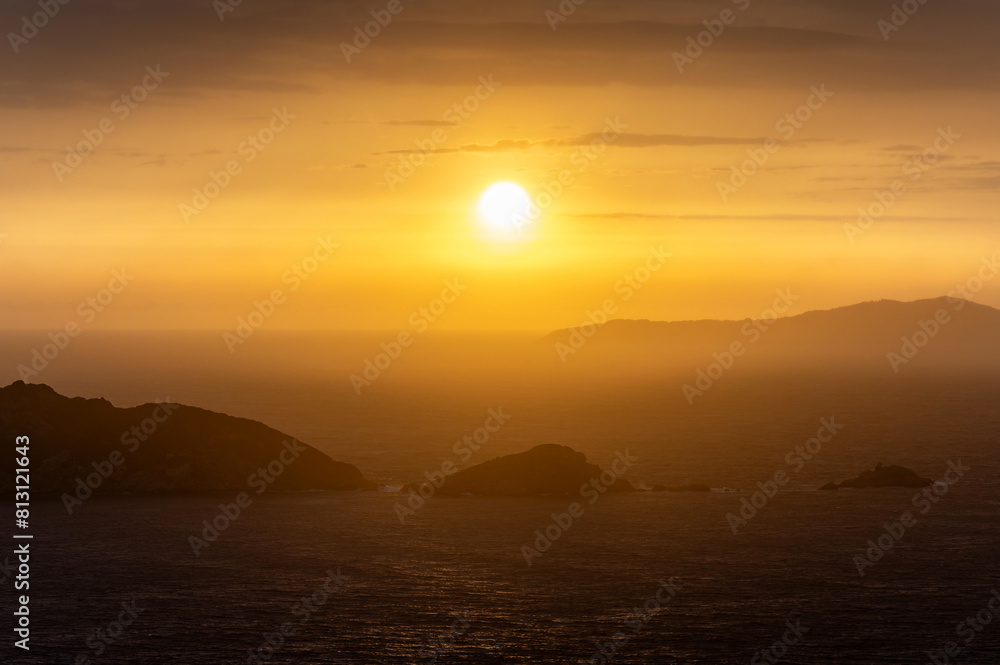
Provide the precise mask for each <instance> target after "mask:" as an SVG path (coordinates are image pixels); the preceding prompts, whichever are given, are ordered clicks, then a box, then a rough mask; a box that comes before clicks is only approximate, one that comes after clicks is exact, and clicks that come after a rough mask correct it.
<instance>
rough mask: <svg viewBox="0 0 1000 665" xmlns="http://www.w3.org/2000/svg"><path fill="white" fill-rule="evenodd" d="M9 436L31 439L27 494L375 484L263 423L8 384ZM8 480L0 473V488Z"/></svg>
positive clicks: (1, 415) (4, 432)
mask: <svg viewBox="0 0 1000 665" xmlns="http://www.w3.org/2000/svg"><path fill="white" fill-rule="evenodd" d="M16 436H29V437H30V458H31V490H32V491H33V492H74V491H75V488H76V487H77V485H78V479H83V480H84V481H85V482H88V484H89V485H90V486H91V487H92V488H93V486H94V485H98V487H97V488H96V489H94V491H95V492H181V491H215V490H226V491H230V490H233V491H241V490H247V489H248V483H249V482H250V478H251V476H252V475H254V474H256V475H254V480H253V481H252V482H253V486H252V487H249V489H251V490H254V491H255V490H256V488H259V487H261V486H266V488H267V489H269V490H282V491H298V490H356V489H374V485H373V483H371V482H370V481H367V480H365V479H364V478H363V477H362V475H361V471H360V470H358V469H357V467H355V466H353V465H351V464H344V463H342V462H335V461H333V460H332V459H330V458H329V457H327V456H326V455H325V454H323V453H321V452H320V451H318V450H316V449H315V448H313V447H312V446H308V445H306V444H304V443H301V442H299V441H296V440H295V439H294V438H293V437H291V436H288V435H285V434H282V433H281V432H279V431H277V430H274V429H271V428H270V427H267V426H266V425H263V424H262V423H259V422H256V421H253V420H247V419H245V418H234V417H232V416H228V415H225V414H222V413H214V412H212V411H206V410H204V409H198V408H195V407H191V406H183V405H179V404H156V403H150V404H143V405H141V406H136V407H133V408H128V409H120V408H116V407H115V406H114V405H112V404H111V403H110V402H108V401H107V400H105V399H84V398H82V397H74V398H69V397H64V396H63V395H59V394H58V393H56V392H55V391H54V390H53V389H52V388H50V387H49V386H46V385H43V384H26V383H24V382H22V381H17V382H15V383H13V384H11V385H9V386H7V387H5V388H0V438H2V439H3V440H4V441H10V442H11V444H12V445H13V441H14V437H16ZM13 454H14V451H13V450H11V455H13ZM261 470H263V473H260V471H261ZM279 470H280V472H278V471H279ZM94 474H97V475H96V476H95V475H94ZM88 477H89V480H88ZM268 478H270V479H271V480H270V481H269V480H267V479H268ZM13 484H14V477H13V474H12V473H11V474H5V475H4V477H3V479H2V480H0V491H4V492H9V491H12V488H13Z"/></svg>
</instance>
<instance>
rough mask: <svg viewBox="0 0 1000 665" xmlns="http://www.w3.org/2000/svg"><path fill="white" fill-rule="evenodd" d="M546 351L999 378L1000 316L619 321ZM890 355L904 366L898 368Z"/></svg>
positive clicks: (944, 309) (967, 305) (891, 307)
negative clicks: (974, 372)
mask: <svg viewBox="0 0 1000 665" xmlns="http://www.w3.org/2000/svg"><path fill="white" fill-rule="evenodd" d="M585 333H590V335H589V336H587V335H586V334H585ZM581 337H582V338H583V339H584V340H585V341H584V343H583V344H582V345H581V344H580V340H581ZM543 341H544V342H546V343H551V344H564V345H573V344H576V345H578V346H579V347H580V348H579V349H578V352H577V353H574V354H573V359H572V362H577V361H580V360H584V359H589V360H590V361H591V362H597V363H626V364H628V363H635V364H637V365H638V366H640V367H645V368H647V369H649V368H655V367H660V368H662V367H663V366H672V367H697V366H700V365H703V364H705V363H708V362H711V361H713V359H714V355H713V354H724V353H726V352H727V351H728V350H729V349H730V347H731V346H732V345H733V344H734V343H737V342H738V343H740V344H741V345H742V349H743V351H744V352H745V355H744V356H742V357H739V358H737V359H736V363H737V364H740V365H759V366H768V367H773V368H808V367H822V368H828V369H830V368H832V369H845V368H850V369H861V368H869V369H876V370H879V371H881V370H885V369H891V370H895V368H897V367H898V368H902V367H905V366H908V365H911V364H912V365H913V366H914V367H918V366H919V367H922V368H924V369H954V370H965V369H984V368H991V369H1000V310H997V309H994V308H992V307H988V306H986V305H980V304H977V303H974V302H971V301H967V300H963V299H959V298H951V297H941V298H931V299H926V300H917V301H913V302H900V301H895V300H879V301H870V302H863V303H858V304H855V305H848V306H845V307H838V308H835V309H830V310H811V311H806V312H804V313H801V314H794V315H790V316H786V317H782V318H778V319H776V320H773V321H767V320H759V319H744V320H742V321H727V320H697V321H673V322H668V321H649V320H627V319H615V320H611V321H609V322H607V323H606V324H604V325H603V326H599V327H597V328H596V329H590V330H581V329H574V328H567V329H563V330H558V331H555V332H553V333H550V334H549V335H547V336H546V337H545V338H544V340H543ZM890 354H896V355H897V356H899V359H897V362H896V363H895V367H894V366H893V362H892V357H891V355H890ZM908 356H912V357H908Z"/></svg>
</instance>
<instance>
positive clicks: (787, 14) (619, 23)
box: [0, 0, 1000, 123]
mask: <svg viewBox="0 0 1000 665" xmlns="http://www.w3.org/2000/svg"><path fill="white" fill-rule="evenodd" d="M491 5H492V3H461V4H460V5H459V6H456V3H453V2H451V3H446V2H435V1H433V0H426V1H424V0H422V1H421V2H420V3H413V4H405V5H404V6H405V7H406V9H405V11H404V12H403V13H402V14H401V15H399V17H397V18H396V19H395V20H394V21H393V22H392V23H391V24H390V25H388V26H386V27H385V28H384V29H383V31H382V34H381V35H379V36H378V37H377V38H376V39H374V40H373V41H372V44H371V45H370V46H368V47H366V48H365V49H364V50H363V51H362V52H361V53H360V54H358V55H357V56H356V57H355V58H354V62H352V63H351V64H348V63H347V62H346V61H345V59H344V57H343V54H342V53H341V51H340V43H341V42H342V41H347V40H351V39H352V38H353V37H352V35H353V34H354V28H355V27H357V26H358V25H363V24H364V22H365V21H368V20H371V17H370V15H369V14H368V12H367V10H366V6H365V5H363V3H358V2H345V1H340V2H330V1H328V0H287V1H285V2H281V3H250V2H244V3H242V4H240V5H239V6H237V7H236V9H235V11H234V12H233V13H232V14H229V15H227V17H226V20H225V21H223V22H220V21H219V19H218V17H217V16H216V14H215V10H214V9H213V7H212V3H210V2H207V1H206V0H172V1H171V2H169V3H168V2H162V1H160V2H154V1H151V0H88V1H87V2H84V3H71V4H68V5H63V6H61V9H60V11H59V13H58V14H57V15H56V16H55V17H53V18H52V19H51V20H50V21H49V23H48V24H47V25H46V26H45V27H43V28H42V29H40V30H39V31H38V35H37V36H35V37H33V38H31V40H30V41H29V43H28V44H26V45H22V47H21V49H20V52H19V53H17V54H15V53H14V52H13V51H12V50H11V49H9V48H8V49H6V50H2V51H0V67H2V68H3V71H4V80H3V82H2V83H0V105H2V106H7V107H23V108H32V107H53V106H75V105H80V104H87V103H90V104H96V103H100V104H107V102H108V100H110V99H112V98H114V97H115V96H117V95H119V94H121V93H122V92H124V91H126V90H128V89H129V88H131V87H132V86H133V85H135V84H136V82H137V79H138V78H141V76H142V71H143V68H144V67H145V66H146V65H150V64H152V65H156V64H161V65H162V66H163V67H164V69H166V70H167V71H170V72H172V74H173V78H171V79H170V80H169V82H168V83H169V85H168V84H165V85H164V86H163V90H162V94H163V95H164V96H168V97H171V98H172V100H173V101H174V102H175V103H186V104H197V103H199V102H200V101H201V100H203V99H204V98H205V97H208V96H224V95H229V94H231V93H232V92H233V91H245V92H258V93H279V94H280V93H288V92H302V93H314V94H317V95H319V94H324V93H325V92H326V91H327V90H329V89H330V88H329V86H330V85H331V84H335V83H354V82H357V81H377V82H384V83H407V84H429V85H472V82H474V81H475V80H476V79H477V77H478V76H480V75H483V74H489V73H493V74H495V75H496V76H497V77H498V79H499V80H501V81H503V82H504V84H505V85H508V86H523V85H573V86H604V85H608V84H612V83H619V84H628V85H640V86H652V87H684V86H696V87H706V86H707V87H712V86H719V85H729V86H739V87H745V88H749V87H751V86H767V87H782V86H784V87H792V86H794V87H808V86H809V85H810V84H813V83H816V82H817V81H825V82H826V83H828V84H830V85H831V86H833V84H835V83H836V84H838V85H839V89H841V90H844V89H849V88H854V89H865V90H886V89H889V90H901V89H905V90H915V91H916V90H920V91H926V90H929V89H967V90H980V91H982V90H994V91H995V90H997V89H998V88H1000V79H998V78H997V77H996V76H995V74H994V73H995V72H996V71H997V69H998V68H1000V53H998V51H997V49H996V48H995V35H994V34H993V33H992V32H991V26H994V25H996V24H997V23H998V22H1000V3H996V2H985V1H983V0H949V2H948V3H947V4H945V3H943V2H937V3H929V4H928V5H926V6H924V7H923V8H922V9H921V11H920V15H919V17H916V18H914V19H913V20H912V21H910V22H909V23H908V24H907V25H906V26H905V28H904V30H902V31H901V32H900V33H898V34H897V35H894V36H893V38H892V40H890V41H889V42H885V41H884V40H883V39H882V37H881V35H880V33H879V31H878V29H877V28H876V21H877V20H878V19H879V18H883V17H884V15H886V14H887V12H888V11H889V8H887V7H885V6H882V5H881V3H870V2H868V3H865V2H860V1H855V0H844V1H843V2H834V0H806V1H805V2H798V3H793V2H791V1H790V0H775V2H773V3H771V4H769V5H765V4H764V3H757V2H755V3H753V5H752V6H751V8H750V9H749V10H748V11H747V13H746V14H745V15H741V16H740V20H739V21H738V22H737V23H736V24H734V25H733V26H730V27H729V28H727V30H726V32H725V33H724V34H723V35H721V36H720V37H718V38H717V39H716V40H715V43H714V44H713V45H712V46H711V47H710V49H708V50H706V54H705V55H704V56H702V57H701V58H699V59H698V60H697V61H696V62H695V63H694V65H692V66H691V67H690V68H689V71H687V72H686V73H685V74H683V75H682V74H680V73H679V72H678V71H677V69H676V67H675V66H674V63H673V61H672V57H671V56H672V53H673V52H675V51H680V50H683V49H684V48H685V47H686V44H687V39H688V37H690V36H692V35H695V34H697V33H698V32H699V31H701V30H703V29H704V26H703V25H702V23H701V21H702V20H705V19H710V18H712V17H713V15H714V13H713V11H712V10H710V9H709V8H707V7H705V6H704V4H703V3H698V2H694V1H693V0H679V1H677V2H671V3H662V2H651V1H649V0H615V1H614V2H611V1H609V0H588V3H587V4H586V6H581V7H580V8H579V9H578V11H577V12H576V14H574V16H573V17H572V19H571V20H570V21H568V22H566V23H565V24H562V25H560V27H559V29H558V30H557V31H555V32H553V31H552V30H551V28H550V27H549V25H548V24H547V22H546V20H545V17H544V11H543V8H542V7H541V6H540V5H539V4H538V3H537V2H528V1H527V0H525V1H520V2H509V3H504V5H505V6H504V7H500V8H498V7H494V6H491ZM876 5H877V6H876ZM35 8H36V7H35V5H34V3H29V2H6V3H2V5H0V25H5V26H10V27H11V28H14V27H16V26H18V25H20V24H21V19H22V16H23V15H24V14H25V13H30V12H31V11H33V10H34V9H35ZM956 44H961V47H960V48H956ZM158 94H160V93H158ZM401 122H404V123H408V122H423V121H419V120H417V121H405V120H404V121H401Z"/></svg>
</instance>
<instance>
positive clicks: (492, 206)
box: [479, 182, 534, 233]
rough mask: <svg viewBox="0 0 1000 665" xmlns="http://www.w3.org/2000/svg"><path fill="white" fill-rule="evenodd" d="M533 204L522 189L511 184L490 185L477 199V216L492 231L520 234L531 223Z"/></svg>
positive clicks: (515, 184)
mask: <svg viewBox="0 0 1000 665" xmlns="http://www.w3.org/2000/svg"><path fill="white" fill-rule="evenodd" d="M533 207H534V203H533V202H532V200H531V196H529V195H528V192H526V191H525V190H524V188H523V187H521V186H520V185H518V184H517V183H513V182H498V183H495V184H493V185H490V186H489V187H488V188H487V189H486V191H485V192H483V195H482V196H480V197H479V214H480V216H481V217H482V219H483V221H484V222H485V223H486V224H487V225H488V226H489V227H490V229H491V230H493V231H500V232H503V233H511V232H513V233H520V232H521V230H522V229H523V228H524V227H525V226H526V225H527V224H528V223H530V222H531V217H532V215H531V211H532V208H533Z"/></svg>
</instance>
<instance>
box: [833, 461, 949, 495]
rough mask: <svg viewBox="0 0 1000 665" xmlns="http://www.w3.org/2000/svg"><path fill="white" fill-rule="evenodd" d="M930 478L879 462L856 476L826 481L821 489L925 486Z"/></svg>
mask: <svg viewBox="0 0 1000 665" xmlns="http://www.w3.org/2000/svg"><path fill="white" fill-rule="evenodd" d="M933 482H934V481H932V480H931V479H930V478H921V477H920V476H918V475H917V474H916V473H914V472H913V471H911V470H910V469H907V468H906V467H903V466H897V465H895V464H894V465H890V466H882V463H881V462H879V463H878V464H876V465H875V468H874V469H873V470H871V471H865V472H863V473H861V474H860V475H859V476H858V477H856V478H851V479H850V480H845V481H843V482H840V483H827V484H826V485H823V486H822V487H820V489H821V490H836V489H842V488H845V487H851V488H862V487H927V486H928V485H930V484H931V483H933Z"/></svg>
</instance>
